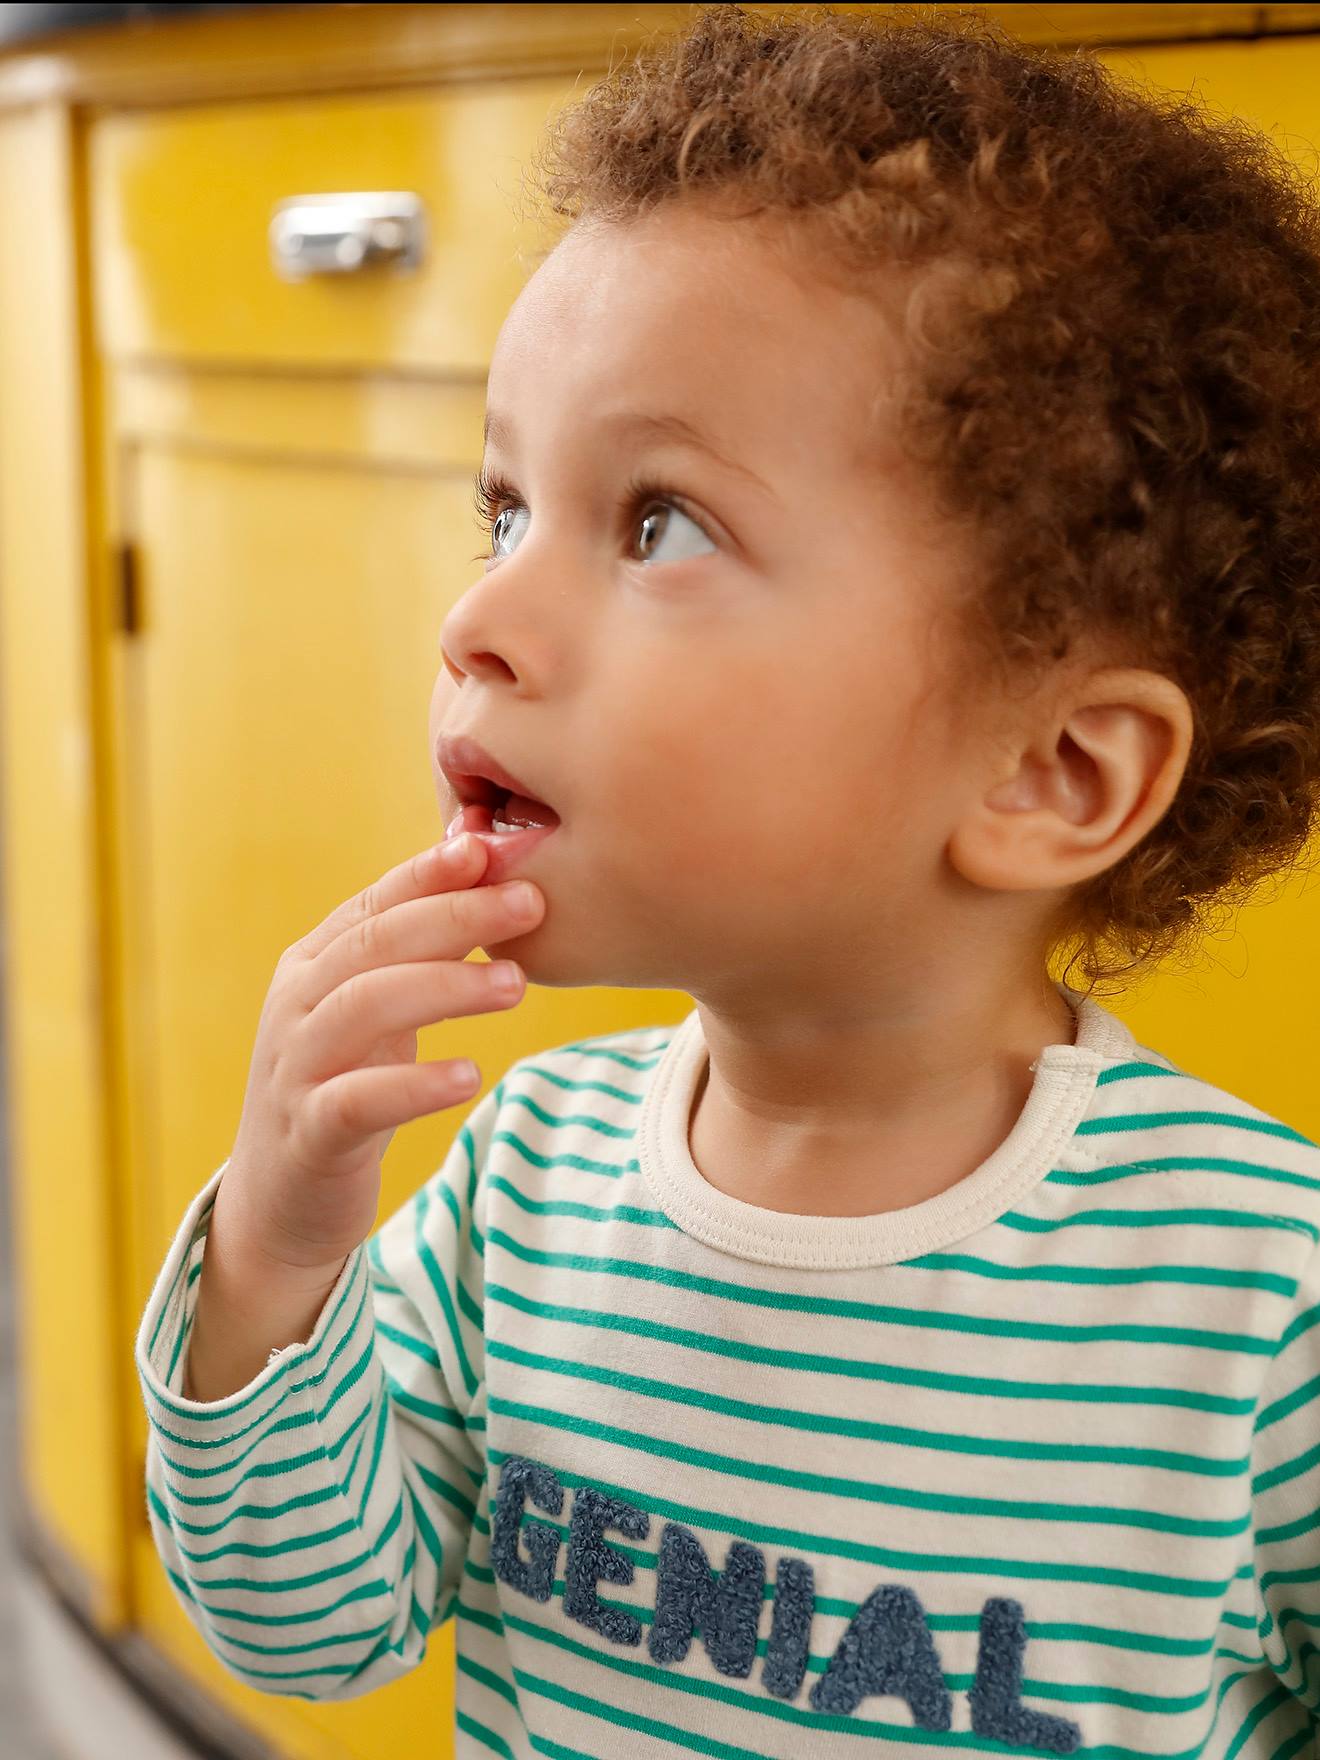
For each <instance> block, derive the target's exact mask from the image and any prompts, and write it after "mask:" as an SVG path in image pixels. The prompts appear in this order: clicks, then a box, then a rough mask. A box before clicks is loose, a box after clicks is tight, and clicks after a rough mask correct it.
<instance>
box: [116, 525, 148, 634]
mask: <svg viewBox="0 0 1320 1760" xmlns="http://www.w3.org/2000/svg"><path fill="white" fill-rule="evenodd" d="M115 588H116V595H117V599H118V603H117V605H116V607H115V613H116V616H117V617H118V619H119V625H118V627H119V628H120V629H121V630H122V631H123V633H124V634H125V635H126V636H135V635H137V634H138V633H139V632H140V630H141V628H142V569H141V562H140V558H139V556H138V547H137V545H136V544H135V543H134V542H133V540H132V539H131V538H123V539H121V540H120V543H119V546H118V548H117V549H116V551H115Z"/></svg>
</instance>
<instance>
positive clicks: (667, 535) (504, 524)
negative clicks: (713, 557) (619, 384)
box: [475, 471, 717, 562]
mask: <svg viewBox="0 0 1320 1760" xmlns="http://www.w3.org/2000/svg"><path fill="white" fill-rule="evenodd" d="M476 496H477V512H478V517H479V519H480V520H481V523H482V524H483V525H484V526H485V527H486V528H487V530H488V531H489V532H490V553H489V557H486V558H483V557H477V558H475V560H476V561H483V560H489V559H490V558H496V557H505V556H510V555H512V554H513V551H514V550H515V549H516V548H517V546H518V544H520V543H521V542H522V538H523V534H524V532H525V531H526V529H527V524H528V522H529V521H530V519H531V517H532V516H531V512H530V510H529V509H528V508H526V507H524V505H523V504H522V502H521V501H519V499H518V497H517V495H516V494H515V493H514V491H513V489H512V488H511V487H510V486H509V484H507V483H506V482H504V481H502V480H501V479H499V478H496V477H490V476H487V475H486V474H485V472H484V471H483V472H481V473H479V474H478V477H477V481H476ZM624 520H625V524H626V526H627V536H628V542H629V553H630V555H633V556H634V558H635V559H636V560H639V561H642V562H683V561H685V560H686V559H687V558H688V557H691V556H704V555H707V554H709V553H710V552H711V551H713V550H715V549H716V548H717V546H716V545H715V544H714V542H713V541H712V540H711V537H710V535H709V533H707V532H706V530H705V529H704V528H703V527H702V526H701V525H700V524H699V523H698V521H697V520H696V519H694V518H693V516H692V515H691V514H690V513H687V512H685V511H684V509H683V508H682V507H681V506H680V505H679V504H678V502H677V501H676V500H675V498H674V497H673V496H672V495H670V494H669V493H668V492H667V491H666V490H664V489H662V488H660V487H659V486H658V485H656V484H654V483H642V482H637V483H631V484H630V485H629V486H628V489H627V491H626V494H625V501H624Z"/></svg>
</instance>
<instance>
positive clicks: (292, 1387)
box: [151, 1285, 370, 1471]
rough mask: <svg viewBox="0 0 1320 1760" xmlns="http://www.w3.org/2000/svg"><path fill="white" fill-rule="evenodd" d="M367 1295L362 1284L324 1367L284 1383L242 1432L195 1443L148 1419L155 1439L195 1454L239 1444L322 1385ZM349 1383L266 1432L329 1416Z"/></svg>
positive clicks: (352, 1331)
mask: <svg viewBox="0 0 1320 1760" xmlns="http://www.w3.org/2000/svg"><path fill="white" fill-rule="evenodd" d="M369 1293H370V1292H369V1291H368V1289H367V1288H366V1286H365V1285H364V1286H363V1289H362V1294H361V1299H360V1300H359V1302H358V1305H357V1312H356V1313H355V1314H354V1316H353V1319H352V1321H351V1322H350V1323H349V1325H348V1326H347V1327H345V1329H344V1331H343V1333H342V1335H341V1336H340V1339H339V1342H338V1343H337V1344H336V1345H335V1348H334V1349H333V1350H332V1351H331V1353H330V1355H329V1356H328V1357H327V1358H326V1362H325V1367H324V1368H323V1369H321V1370H320V1371H319V1372H318V1373H317V1374H315V1375H306V1376H304V1377H303V1379H302V1380H301V1381H291V1382H286V1384H285V1386H284V1391H283V1395H282V1397H281V1398H280V1400H279V1401H278V1402H277V1403H276V1405H275V1406H274V1407H272V1408H271V1410H270V1411H266V1412H263V1413H262V1414H261V1416H260V1417H257V1418H253V1419H252V1421H251V1422H250V1423H247V1424H244V1425H243V1426H242V1428H241V1429H238V1430H231V1431H229V1432H228V1434H226V1435H224V1436H217V1437H215V1438H214V1439H209V1438H207V1439H203V1440H200V1441H194V1440H193V1439H192V1438H191V1437H188V1436H180V1435H178V1434H177V1433H176V1432H175V1431H173V1430H167V1429H166V1428H165V1426H164V1425H163V1424H162V1423H160V1422H159V1420H158V1419H156V1418H154V1417H153V1418H152V1420H151V1424H152V1428H153V1429H154V1430H155V1432H156V1434H157V1435H158V1436H162V1437H164V1439H165V1440H166V1441H167V1442H174V1443H177V1444H178V1445H179V1446H180V1447H181V1448H187V1449H190V1450H194V1451H196V1450H205V1449H210V1448H225V1449H228V1448H232V1447H233V1445H234V1444H235V1443H236V1442H239V1441H241V1440H242V1438H243V1437H244V1436H246V1435H248V1433H249V1432H250V1431H252V1430H255V1429H256V1428H257V1427H258V1426H259V1425H261V1424H265V1423H266V1422H267V1421H268V1420H269V1419H270V1418H271V1417H272V1415H273V1413H274V1411H277V1410H278V1409H279V1407H280V1406H282V1405H283V1404H285V1402H286V1401H287V1400H288V1399H289V1398H290V1396H291V1395H293V1394H295V1393H301V1392H303V1390H304V1389H306V1388H312V1387H319V1386H320V1385H321V1383H322V1382H323V1381H324V1380H325V1378H326V1376H327V1375H328V1374H329V1373H330V1371H331V1370H332V1369H333V1368H334V1366H335V1362H336V1360H337V1358H338V1357H339V1354H340V1352H341V1351H343V1350H344V1349H345V1348H346V1347H347V1346H348V1344H349V1341H350V1340H351V1339H352V1338H353V1336H354V1334H355V1333H356V1332H357V1329H358V1325H359V1323H360V1321H361V1319H362V1316H363V1313H364V1311H365V1309H366V1305H367V1298H368V1295H369ZM350 1373H351V1372H350ZM351 1384H352V1383H351V1382H350V1381H349V1380H348V1378H347V1377H346V1378H345V1380H343V1381H341V1382H340V1383H339V1385H338V1387H337V1388H336V1390H335V1392H334V1394H333V1395H332V1397H331V1398H330V1400H329V1402H328V1403H327V1405H326V1407H325V1410H324V1411H322V1412H319V1413H318V1412H315V1410H313V1411H312V1412H310V1413H309V1414H308V1415H307V1416H305V1417H299V1418H296V1419H286V1420H284V1421H283V1422H282V1423H277V1424H275V1425H273V1426H272V1430H271V1432H269V1433H273V1432H274V1431H275V1430H278V1429H282V1428H287V1427H288V1426H289V1425H290V1424H293V1425H297V1424H302V1423H307V1422H310V1420H311V1418H312V1417H313V1416H315V1417H317V1418H318V1419H321V1420H323V1419H324V1418H325V1416H326V1413H328V1412H329V1411H330V1410H331V1408H332V1407H333V1406H334V1404H335V1403H336V1401H337V1400H338V1399H339V1397H340V1395H341V1394H342V1393H343V1392H344V1390H345V1388H346V1386H350V1385H351ZM267 1434H268V1432H266V1431H262V1433H261V1435H260V1436H258V1437H256V1438H255V1439H254V1441H253V1443H252V1444H251V1445H250V1446H249V1448H248V1449H247V1451H246V1454H250V1453H251V1452H252V1448H254V1447H256V1446H257V1445H258V1444H259V1443H260V1442H261V1441H262V1440H263V1439H264V1437H265V1436H266V1435H267ZM240 1458H246V1456H243V1457H240ZM233 1464H234V1463H233V1462H231V1463H230V1465H233ZM215 1470H217V1471H219V1470H221V1469H215Z"/></svg>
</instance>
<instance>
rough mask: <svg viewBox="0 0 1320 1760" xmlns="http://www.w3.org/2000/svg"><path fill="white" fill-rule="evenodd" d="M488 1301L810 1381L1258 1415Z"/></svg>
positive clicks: (1224, 1402) (1158, 1396) (1152, 1393)
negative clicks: (834, 1378)
mask: <svg viewBox="0 0 1320 1760" xmlns="http://www.w3.org/2000/svg"><path fill="white" fill-rule="evenodd" d="M486 1298H487V1300H488V1301H494V1302H498V1303H502V1304H504V1305H505V1306H507V1307H511V1308H516V1309H517V1310H518V1311H519V1312H520V1313H523V1314H531V1315H534V1316H535V1317H536V1318H538V1319H542V1320H558V1321H562V1322H564V1323H565V1324H569V1325H580V1326H590V1327H595V1328H598V1329H600V1330H602V1331H611V1332H623V1333H628V1334H631V1335H633V1336H636V1337H641V1338H649V1339H654V1340H655V1341H657V1342H658V1343H662V1344H675V1345H680V1346H682V1347H683V1348H685V1349H688V1350H695V1351H702V1352H705V1353H708V1354H709V1355H712V1356H722V1357H729V1358H733V1359H735V1360H737V1361H741V1362H748V1363H764V1364H767V1365H770V1366H773V1367H775V1368H782V1369H796V1370H800V1371H801V1372H803V1373H804V1374H809V1375H842V1376H846V1377H849V1378H852V1379H855V1380H863V1381H882V1382H892V1383H895V1384H897V1385H899V1386H908V1387H929V1388H936V1389H940V1390H942V1391H945V1392H950V1393H972V1394H980V1395H984V1396H986V1397H989V1398H994V1399H1031V1400H1066V1401H1068V1402H1069V1403H1070V1404H1073V1403H1075V1404H1090V1403H1094V1404H1101V1405H1154V1406H1174V1407H1179V1408H1188V1409H1191V1410H1193V1411H1204V1412H1220V1413H1224V1414H1225V1415H1227V1416H1230V1417H1239V1416H1242V1415H1245V1414H1246V1413H1249V1412H1251V1411H1253V1410H1254V1409H1255V1403H1256V1402H1255V1400H1254V1398H1252V1399H1247V1398H1242V1399H1231V1398H1228V1397H1227V1396H1225V1395H1223V1394H1215V1393H1201V1392H1199V1391H1198V1390H1195V1389H1191V1388H1163V1387H1139V1386H1132V1387H1128V1386H1124V1385H1122V1384H1120V1383H1112V1384H1109V1383H1105V1382H1068V1381H1034V1382H1033V1381H1009V1380H1006V1379H1003V1378H998V1377H995V1376H992V1375H956V1374H952V1373H950V1372H949V1371H947V1370H940V1369H914V1368H909V1367H908V1366H907V1365H906V1364H897V1363H884V1362H879V1361H866V1360H864V1359H859V1358H855V1357H830V1356H825V1355H823V1354H822V1353H820V1352H809V1351H792V1350H784V1349H781V1348H778V1347H776V1346H773V1345H760V1344H750V1343H748V1342H746V1341H744V1340H742V1339H732V1338H722V1337H720V1336H718V1335H717V1334H715V1333H709V1332H696V1331H693V1330H691V1329H690V1328H687V1327H681V1326H670V1325H668V1324H667V1323H666V1322H664V1321H661V1320H648V1319H645V1318H644V1317H642V1316H641V1315H637V1314H616V1313H612V1312H610V1311H609V1310H607V1309H597V1308H578V1307H569V1306H565V1305H563V1304H560V1303H556V1302H543V1301H537V1300H534V1299H533V1298H532V1297H530V1296H524V1295H522V1294H521V1293H520V1292H519V1291H518V1290H515V1289H510V1288H509V1287H507V1286H506V1285H505V1284H500V1283H493V1284H490V1285H489V1286H488V1288H487V1290H486Z"/></svg>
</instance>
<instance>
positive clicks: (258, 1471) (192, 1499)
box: [152, 1401, 371, 1509]
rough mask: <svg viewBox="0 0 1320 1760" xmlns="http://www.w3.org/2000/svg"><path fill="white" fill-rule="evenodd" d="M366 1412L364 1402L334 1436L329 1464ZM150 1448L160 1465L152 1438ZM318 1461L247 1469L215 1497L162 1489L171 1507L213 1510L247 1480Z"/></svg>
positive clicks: (311, 1456) (368, 1406) (294, 1460)
mask: <svg viewBox="0 0 1320 1760" xmlns="http://www.w3.org/2000/svg"><path fill="white" fill-rule="evenodd" d="M370 1410H371V1404H370V1401H368V1403H367V1404H366V1405H364V1406H363V1408H362V1410H361V1411H360V1412H359V1413H358V1415H357V1417H356V1418H354V1420H353V1422H352V1423H351V1424H350V1425H349V1426H348V1428H347V1429H346V1430H345V1431H344V1432H343V1433H342V1435H340V1436H338V1437H337V1438H336V1439H335V1441H334V1442H332V1443H331V1444H330V1446H329V1448H327V1449H326V1450H325V1454H326V1455H327V1457H328V1458H329V1459H330V1460H333V1459H334V1458H335V1456H336V1455H337V1454H339V1453H340V1452H341V1450H342V1449H343V1448H344V1446H345V1445H346V1444H347V1443H348V1441H349V1440H350V1439H351V1437H352V1435H353V1432H354V1431H355V1430H356V1429H357V1427H358V1425H359V1424H361V1423H363V1422H364V1420H365V1419H366V1417H367V1414H368V1413H369V1411H370ZM152 1445H153V1446H154V1447H156V1452H157V1454H158V1456H159V1458H160V1459H161V1461H162V1462H163V1461H164V1459H165V1456H164V1454H163V1453H161V1451H160V1449H159V1446H158V1445H157V1444H156V1443H155V1439H154V1437H153V1439H152ZM318 1458H319V1457H318V1456H317V1455H316V1454H315V1453H313V1454H309V1455H301V1456H295V1457H294V1458H292V1459H290V1460H288V1461H284V1462H275V1463H273V1464H272V1463H267V1464H266V1465H264V1466H255V1467H253V1468H251V1469H250V1471H249V1472H248V1473H246V1474H244V1476H243V1479H240V1480H238V1481H237V1483H235V1484H233V1485H231V1486H230V1487H229V1489H228V1490H227V1491H217V1492H215V1493H210V1494H206V1495H201V1494H198V1495H193V1494H191V1493H189V1492H186V1491H180V1490H179V1489H178V1488H177V1487H176V1486H174V1485H170V1484H169V1483H168V1481H166V1489H167V1490H168V1491H169V1494H170V1501H171V1502H172V1503H176V1504H188V1505H189V1506H190V1507H192V1508H194V1509H202V1508H205V1507H206V1506H208V1505H211V1506H213V1505H215V1504H217V1503H228V1502H229V1500H230V1498H232V1497H233V1496H234V1494H235V1492H237V1491H238V1490H240V1489H241V1487H242V1485H243V1484H244V1482H245V1481H246V1480H247V1479H249V1478H251V1479H263V1478H272V1477H275V1478H278V1476H279V1475H280V1473H281V1472H291V1471H293V1470H294V1469H295V1468H297V1467H299V1466H303V1465H306V1463H307V1462H308V1461H314V1460H316V1459H318Z"/></svg>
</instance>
